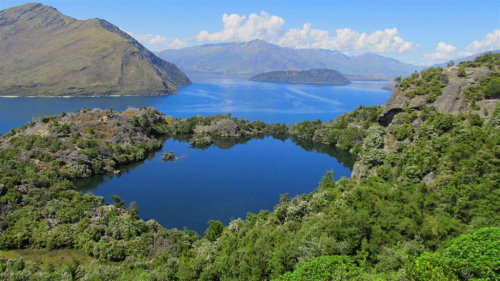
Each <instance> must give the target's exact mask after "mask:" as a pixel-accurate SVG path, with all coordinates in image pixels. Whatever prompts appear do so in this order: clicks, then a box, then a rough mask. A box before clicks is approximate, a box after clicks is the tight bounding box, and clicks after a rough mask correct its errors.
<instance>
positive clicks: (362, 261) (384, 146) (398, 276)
mask: <svg viewBox="0 0 500 281" xmlns="http://www.w3.org/2000/svg"><path fill="white" fill-rule="evenodd" d="M499 71H500V55H499V54H495V55H491V54H486V55H483V56H480V57H478V58H476V59H475V61H473V62H463V63H461V65H460V66H459V67H458V68H453V69H448V70H444V69H440V68H431V69H428V70H425V71H423V72H421V73H417V74H415V75H413V76H411V77H408V78H406V79H404V80H402V81H401V83H400V84H399V85H398V86H397V90H396V91H395V92H394V94H393V96H392V97H391V100H390V101H389V103H388V104H387V105H385V106H376V107H360V108H358V109H356V110H355V111H353V112H351V113H348V114H344V115H342V116H340V117H339V118H338V119H337V120H335V121H330V122H325V123H323V122H321V121H312V122H311V121H307V122H301V123H297V124H294V125H292V126H290V127H287V126H286V125H283V124H274V125H268V124H265V123H262V122H248V121H246V120H240V119H232V118H229V116H226V115H217V116H212V117H193V118H189V119H175V118H171V117H168V116H165V115H163V114H161V113H158V112H157V111H155V110H153V109H147V108H141V109H130V110H128V111H125V112H122V113H118V112H113V111H109V110H108V111H102V110H86V109H84V110H82V111H80V112H78V113H71V114H63V115H61V116H53V117H45V118H39V119H36V120H34V121H33V122H31V123H29V124H27V125H24V126H22V127H20V128H18V129H15V130H13V131H11V132H9V133H7V134H6V135H4V136H2V137H1V138H0V187H1V188H0V215H1V216H0V221H1V228H0V229H1V232H0V247H1V249H2V251H1V252H0V255H1V256H3V258H1V259H0V279H2V280H280V281H281V280H422V281H423V280H498V279H499V278H500V271H499V269H500V259H499V257H500V227H499V221H500V215H499V214H500V203H499V202H500V191H499V188H498V187H499V184H498V180H499V173H500V170H499V166H500V165H499V164H500V163H499V157H498V155H499V150H498V148H499V145H498V141H499V139H500V130H499V129H500V128H499V126H500V107H499V105H498V96H499V89H500V87H499V85H500V80H499V77H500V75H499ZM452 89H455V91H453V90H452ZM449 95H453V103H452V104H449V103H445V102H444V101H445V100H449ZM262 135H270V136H275V137H279V138H287V137H290V138H292V139H295V140H300V141H312V142H321V143H325V144H329V145H332V146H337V147H340V148H342V149H344V150H347V151H350V152H351V153H352V154H354V155H355V156H356V164H355V167H354V171H353V177H352V178H349V179H347V178H343V179H341V180H339V181H337V182H335V181H334V180H333V177H332V173H331V172H329V173H327V174H326V175H325V176H324V177H323V179H321V181H320V183H319V185H318V187H317V190H316V191H314V192H312V193H310V194H304V195H300V196H296V197H293V198H290V197H289V196H287V195H282V196H281V199H280V203H279V204H278V205H276V206H275V207H274V210H271V211H262V212H260V213H258V214H248V215H247V218H246V219H245V220H242V219H236V220H233V221H231V222H230V223H229V225H227V226H224V225H222V224H221V223H220V222H217V221H210V222H208V228H207V230H206V231H205V234H204V236H203V237H200V236H199V235H197V234H196V233H194V232H192V231H189V230H182V231H180V230H176V229H165V228H163V227H161V226H160V225H158V223H156V222H155V221H152V220H151V221H147V222H145V221H143V220H141V219H139V218H138V217H137V208H140V207H141V206H136V205H135V204H130V205H129V206H125V204H124V202H123V201H122V200H121V199H120V198H117V197H115V198H114V201H115V203H114V204H113V205H105V204H104V203H103V201H102V198H101V197H97V196H94V195H90V194H86V195H83V194H81V193H79V192H77V191H75V190H74V187H73V181H74V179H76V178H81V177H87V176H89V175H92V174H98V173H103V172H105V171H113V170H116V169H119V168H120V166H121V165H123V164H124V163H129V162H133V161H138V160H140V159H143V158H144V157H146V155H147V152H149V151H152V150H154V149H156V148H158V146H159V145H161V141H162V140H163V138H165V137H182V138H183V139H187V140H188V141H190V143H191V144H193V145H195V146H197V145H200V146H202V147H203V146H206V145H212V144H217V142H216V140H217V139H218V138H233V139H242V138H252V137H258V136H262ZM71 151H73V152H72V153H69V152H71ZM193 172H195V171H193ZM172 215H175V214H172ZM60 249H65V251H61V250H60ZM54 256H56V257H54ZM57 260H59V261H60V262H54V261H57Z"/></svg>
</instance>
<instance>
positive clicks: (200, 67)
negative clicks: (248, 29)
mask: <svg viewBox="0 0 500 281" xmlns="http://www.w3.org/2000/svg"><path fill="white" fill-rule="evenodd" d="M158 55H159V56H160V57H161V58H163V59H166V60H168V61H171V62H173V63H175V64H176V65H178V66H179V68H181V69H182V70H183V71H185V72H186V73H188V75H189V76H190V77H200V76H208V77H217V76H219V77H242V78H248V77H251V76H253V75H256V74H259V73H263V72H269V71H281V70H305V69H313V68H329V69H335V70H337V71H339V72H341V73H342V74H344V75H346V76H351V77H352V76H354V77H376V78H379V79H380V78H393V77H396V76H399V75H407V74H410V73H412V72H414V71H415V70H419V69H420V68H421V67H419V66H416V65H411V64H407V63H403V62H400V61H398V60H395V59H391V58H387V57H383V56H380V55H376V54H373V53H366V54H363V55H359V56H346V55H344V54H342V53H340V52H338V51H331V50H325V49H293V48H284V47H280V46H277V45H274V44H271V43H268V42H266V41H262V40H253V41H249V42H238V43H223V44H209V45H201V46H195V47H188V48H183V49H169V50H164V51H161V52H159V53H158Z"/></svg>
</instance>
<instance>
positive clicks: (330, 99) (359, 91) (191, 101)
mask: <svg viewBox="0 0 500 281" xmlns="http://www.w3.org/2000/svg"><path fill="white" fill-rule="evenodd" d="M384 85H385V83H382V82H353V83H352V84H351V85H349V86H341V87H339V86H318V85H294V84H273V83H259V82H253V81H246V80H229V79H226V80H208V81H205V82H200V83H195V84H193V85H190V86H186V87H182V88H181V89H180V91H179V93H178V94H175V95H170V96H161V97H95V98H0V133H2V134H4V133H6V132H7V131H9V130H10V129H12V128H15V127H17V126H20V125H22V124H24V123H26V122H29V121H31V119H32V118H33V117H39V116H44V115H53V114H59V113H61V112H70V111H75V110H79V109H81V108H82V107H84V106H86V107H88V108H102V109H106V108H113V109H115V110H119V111H121V110H125V109H127V108H128V107H138V106H153V107H155V108H157V109H158V110H160V111H161V112H164V113H166V114H169V115H172V116H174V117H190V116H193V115H202V116H207V115H213V114H217V113H232V114H233V116H235V117H241V118H247V119H249V120H252V121H255V120H261V121H265V122H270V123H283V122H285V123H288V124H292V123H295V122H299V121H304V120H316V119H321V120H324V121H327V120H331V119H335V117H337V116H338V115H340V114H342V113H344V112H348V111H351V110H353V109H355V108H356V107H358V106H359V105H379V104H384V103H385V102H386V101H387V100H388V99H389V96H390V92H388V91H384V90H381V87H382V86H384Z"/></svg>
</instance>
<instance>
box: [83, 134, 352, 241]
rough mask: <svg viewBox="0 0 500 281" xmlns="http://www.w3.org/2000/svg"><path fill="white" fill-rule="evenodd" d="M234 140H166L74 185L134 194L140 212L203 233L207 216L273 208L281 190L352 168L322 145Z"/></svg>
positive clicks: (307, 188) (298, 190)
mask: <svg viewBox="0 0 500 281" xmlns="http://www.w3.org/2000/svg"><path fill="white" fill-rule="evenodd" d="M232 145H233V144H230V143H226V144H225V145H224V148H219V147H216V146H212V147H210V148H208V149H205V150H200V149H195V148H190V146H189V144H188V143H187V142H181V141H176V140H167V141H166V142H165V144H164V146H163V149H162V151H161V152H157V153H155V154H154V155H152V157H151V158H150V159H148V160H146V161H144V162H143V163H140V164H138V165H133V166H131V167H129V169H125V170H123V171H122V174H120V175H118V176H115V175H104V176H97V177H92V178H89V179H85V180H82V181H80V182H79V183H78V186H79V189H80V190H82V191H91V192H92V193H94V194H97V195H100V196H103V197H104V198H105V201H106V202H108V203H111V202H112V200H111V196H112V195H114V194H118V195H120V197H122V199H124V200H125V201H126V202H130V201H136V202H137V204H138V206H139V213H140V216H141V217H142V218H143V219H155V220H157V221H158V222H159V223H160V224H161V225H163V226H165V227H176V228H179V229H182V228H183V227H184V226H185V227H187V228H189V229H193V230H196V231H198V232H199V233H203V231H204V229H205V228H206V223H207V221H208V220H210V219H218V220H221V221H222V222H224V223H227V222H228V221H229V219H230V218H238V217H241V218H245V215H246V213H247V212H253V213H256V212H259V211H260V210H270V209H271V210H272V208H273V206H274V205H275V204H276V203H277V202H278V201H279V194H281V193H289V194H290V195H292V196H293V195H297V194H302V193H309V192H311V191H312V190H314V189H315V188H316V187H317V185H318V182H319V180H320V179H321V177H322V176H323V175H324V174H325V172H326V171H328V170H333V171H334V173H335V178H337V179H338V178H339V177H342V176H343V177H349V176H350V169H351V165H352V159H351V158H350V157H349V155H348V154H346V153H341V152H339V151H335V150H333V149H331V148H329V147H327V146H314V145H310V146H308V147H305V148H306V149H308V150H309V151H307V150H305V149H304V148H302V147H301V146H299V145H297V144H295V143H293V142H292V141H291V140H285V141H282V140H277V139H273V138H271V137H267V138H264V139H253V140H250V141H248V142H247V143H245V144H234V146H232ZM168 151H175V153H176V155H177V156H179V157H180V158H181V160H180V161H173V162H165V161H162V160H161V154H162V153H163V152H168ZM335 157H337V158H338V159H339V160H337V159H336V158H335ZM341 161H344V162H341Z"/></svg>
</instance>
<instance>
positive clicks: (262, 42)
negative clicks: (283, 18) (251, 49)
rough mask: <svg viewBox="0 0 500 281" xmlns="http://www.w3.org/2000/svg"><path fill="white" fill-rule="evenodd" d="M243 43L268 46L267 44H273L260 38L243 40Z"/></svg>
mask: <svg viewBox="0 0 500 281" xmlns="http://www.w3.org/2000/svg"><path fill="white" fill-rule="evenodd" d="M244 44H248V45H256V46H269V45H274V44H271V43H269V42H267V41H265V40H262V39H254V40H250V41H246V42H244Z"/></svg>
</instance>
